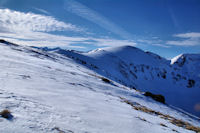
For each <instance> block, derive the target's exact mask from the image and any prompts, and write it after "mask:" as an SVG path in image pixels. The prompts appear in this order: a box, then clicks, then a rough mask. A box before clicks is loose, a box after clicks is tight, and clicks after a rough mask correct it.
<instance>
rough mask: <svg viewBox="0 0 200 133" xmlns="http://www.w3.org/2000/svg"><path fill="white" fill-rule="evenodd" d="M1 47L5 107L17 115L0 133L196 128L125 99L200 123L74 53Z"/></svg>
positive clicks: (1, 123)
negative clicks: (107, 79)
mask: <svg viewBox="0 0 200 133" xmlns="http://www.w3.org/2000/svg"><path fill="white" fill-rule="evenodd" d="M0 51H1V52H0V69H1V70H2V71H0V79H1V80H0V110H3V109H5V108H7V109H9V110H10V111H11V112H12V114H13V116H14V119H13V120H11V121H9V120H6V119H3V118H0V132H3V133H10V132H12V133H19V132H26V133H35V132H37V133H46V132H52V133H58V132H60V131H63V132H66V133H102V132H103V133H122V132H123V133H132V132H134V133H143V132H144V133H145V132H148V133H169V132H174V131H172V130H173V129H174V130H176V131H178V132H181V133H190V132H192V131H189V130H186V129H184V128H181V127H177V126H175V125H173V124H171V123H169V121H167V120H165V119H162V118H160V117H159V116H156V115H151V114H148V113H145V112H142V111H138V110H135V109H133V108H132V107H131V106H130V105H128V104H126V103H124V102H122V100H121V99H120V98H119V97H123V98H126V99H128V100H130V101H132V102H136V103H139V104H141V105H143V106H146V107H148V108H151V109H153V110H155V111H159V112H162V113H164V114H169V115H171V116H173V117H176V118H177V119H182V120H184V121H187V122H190V123H192V124H193V125H195V126H200V124H199V121H198V120H195V119H194V118H191V117H190V116H188V115H185V114H183V113H181V112H179V111H177V110H174V109H172V108H170V107H169V106H166V105H163V104H161V103H158V102H155V101H153V100H152V99H150V98H147V97H144V96H143V95H142V94H141V93H139V92H137V91H135V90H131V89H130V88H128V87H126V86H123V85H121V84H119V83H117V82H115V81H112V84H108V83H105V82H103V81H102V80H101V79H100V78H99V77H101V75H99V74H98V73H96V72H95V71H94V70H92V69H88V67H86V66H83V65H80V64H79V63H77V62H75V61H74V60H73V59H70V58H68V57H64V56H62V55H59V54H56V53H53V52H45V51H41V50H38V49H35V48H30V47H21V46H18V47H17V46H12V45H11V46H10V45H4V44H0ZM33 51H35V52H33ZM47 55H48V56H47ZM142 118H144V119H145V120H146V121H143V120H141V119H142ZM160 123H163V124H165V125H167V127H163V126H161V125H160Z"/></svg>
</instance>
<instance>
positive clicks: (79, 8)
mask: <svg viewBox="0 0 200 133" xmlns="http://www.w3.org/2000/svg"><path fill="white" fill-rule="evenodd" d="M64 6H65V7H64V8H65V9H66V10H67V11H69V12H72V13H74V14H76V15H78V16H80V17H82V18H84V19H86V20H89V21H91V22H93V23H95V24H97V25H99V26H101V27H102V28H104V29H106V30H108V31H110V32H112V33H115V34H117V35H119V36H121V37H123V38H124V39H128V40H132V35H131V34H130V33H128V32H127V31H125V30H124V29H123V28H121V27H120V26H118V25H116V24H115V23H113V22H111V21H110V20H109V19H108V18H106V17H104V16H102V15H101V14H99V13H98V12H96V11H94V10H92V9H90V8H88V7H86V6H85V5H83V4H81V3H79V2H76V1H75V0H65V5H64Z"/></svg>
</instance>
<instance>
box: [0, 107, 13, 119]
mask: <svg viewBox="0 0 200 133" xmlns="http://www.w3.org/2000/svg"><path fill="white" fill-rule="evenodd" d="M0 115H1V117H3V118H6V119H12V118H13V115H12V114H11V112H10V111H9V110H7V109H4V110H3V111H1V112H0Z"/></svg>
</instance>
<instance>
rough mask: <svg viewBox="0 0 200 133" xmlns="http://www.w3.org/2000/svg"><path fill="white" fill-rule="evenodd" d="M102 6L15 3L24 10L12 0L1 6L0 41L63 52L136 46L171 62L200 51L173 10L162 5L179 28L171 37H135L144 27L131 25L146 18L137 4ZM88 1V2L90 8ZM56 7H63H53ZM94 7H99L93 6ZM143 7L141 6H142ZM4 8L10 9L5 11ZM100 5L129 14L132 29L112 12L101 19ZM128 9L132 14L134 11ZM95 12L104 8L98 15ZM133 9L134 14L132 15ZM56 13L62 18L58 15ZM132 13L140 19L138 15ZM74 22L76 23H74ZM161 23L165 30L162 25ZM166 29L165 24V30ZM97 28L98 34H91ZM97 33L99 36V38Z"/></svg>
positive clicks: (193, 33) (75, 0) (72, 0)
mask: <svg viewBox="0 0 200 133" xmlns="http://www.w3.org/2000/svg"><path fill="white" fill-rule="evenodd" d="M30 1H31V0H30ZM35 1H36V3H37V2H39V0H35ZM35 1H34V2H35ZM102 1H104V2H101V4H102V3H103V4H102V5H98V2H99V1H96V2H95V1H92V0H91V1H90V0H85V2H82V1H81V0H61V1H59V2H58V1H56V0H50V1H47V0H43V1H42V2H43V3H45V2H46V4H47V3H48V4H47V5H45V4H43V5H42V6H36V5H37V4H36V5H34V4H35V3H34V2H33V0H32V3H31V2H30V3H31V4H30V5H29V2H27V1H26V0H19V3H20V2H21V4H22V2H24V3H26V4H27V5H26V4H25V5H24V7H23V6H20V5H18V2H15V1H14V0H3V1H0V38H2V39H6V40H8V41H12V42H16V43H19V44H22V45H29V46H41V47H45V46H48V47H63V48H69V49H75V50H83V51H88V50H92V49H95V48H100V47H114V46H122V45H131V46H137V47H138V48H141V49H143V50H145V51H151V52H154V53H157V54H159V55H161V56H164V57H167V58H169V57H171V58H172V57H174V56H176V55H178V54H181V53H190V50H192V51H191V52H194V51H195V52H196V53H200V50H198V48H200V35H199V34H200V30H198V29H197V30H192V29H191V30H183V31H181V30H182V29H184V27H181V23H182V22H181V21H180V17H179V16H178V15H177V10H176V9H175V8H174V7H173V6H170V5H167V6H166V7H169V8H167V9H166V12H167V13H168V15H169V16H166V20H167V18H168V19H169V20H170V21H171V22H170V24H171V26H174V28H177V30H175V32H169V33H170V34H169V33H167V32H166V33H165V32H162V33H163V35H162V34H161V35H156V34H155V35H154V34H151V33H149V34H144V35H143V36H141V35H137V32H136V31H137V30H135V29H137V26H138V27H141V26H142V27H146V25H134V22H135V21H138V22H139V24H140V23H141V24H143V23H144V22H145V21H141V20H142V19H144V17H146V15H144V16H142V14H141V12H138V10H136V9H137V7H136V6H135V5H134V4H137V0H136V1H131V0H125V1H126V2H129V3H128V4H126V2H124V1H123V0H119V1H116V2H114V1H112V0H109V2H110V3H112V4H113V5H112V6H111V7H109V6H108V5H109V2H107V1H106V0H102ZM120 1H121V3H120ZM161 1H162V0H161ZM185 1H187V0H185ZM193 1H195V0H193ZM87 2H88V3H92V6H91V4H88V3H87ZM134 2H135V3H134ZM11 3H13V4H14V5H15V6H14V8H13V7H12V8H10V7H9V4H11ZM57 3H62V4H58V5H59V6H56V4H57ZM95 3H96V4H97V5H95ZM115 3H119V4H120V5H118V7H117V8H115V6H116V5H115ZM133 3H134V4H133ZM141 3H142V4H144V5H145V3H146V2H141ZM141 3H140V4H141ZM147 3H148V2H147ZM6 4H7V5H8V7H7V6H5V5H6ZM51 4H52V5H51ZM105 4H106V6H105ZM156 4H157V3H156V2H155V5H156ZM179 4H180V3H179ZM22 5H23V4H22ZM144 5H143V6H144ZM48 6H49V7H51V8H52V7H53V8H55V11H54V9H53V10H50V8H47V7H48ZM103 6H105V7H107V6H108V7H109V8H111V9H112V10H113V12H115V11H116V9H117V10H119V12H120V13H121V12H122V13H121V15H122V14H123V15H124V16H126V15H128V16H127V17H128V20H129V21H132V22H133V24H131V25H127V24H126V22H127V23H129V22H128V20H126V19H125V20H120V16H112V17H109V15H114V14H113V13H111V14H109V13H108V14H107V13H106V15H105V12H101V11H102V9H105V7H103ZM123 6H127V7H125V8H128V7H129V6H130V8H131V10H130V9H129V10H128V11H129V12H124V11H126V10H125V9H124V7H123ZM132 6H133V7H134V8H136V9H134V8H132ZM149 6H151V5H150V4H149V3H148V4H147V6H146V7H148V8H149ZM184 6H186V5H184ZM16 7H18V8H16ZM96 7H100V9H101V8H102V9H101V10H98V8H96ZM138 8H141V7H138ZM144 8H145V6H144ZM150 8H152V7H150ZM192 9H193V8H192ZM132 10H134V11H135V12H131V11H132ZM143 10H145V11H144V13H143V14H148V13H151V11H149V12H147V11H146V9H143ZM152 10H153V11H152V12H153V15H155V13H157V10H158V9H156V12H155V11H154V8H153V9H152ZM61 11H62V12H61ZM105 11H106V9H105ZM139 11H140V10H139ZM55 12H60V13H62V16H60V15H59V13H55ZM130 13H131V15H130ZM162 13H165V12H160V14H162ZM132 14H134V15H132ZM136 14H137V15H138V14H139V15H138V16H137V15H136ZM150 15H152V14H150ZM165 15H166V14H165ZM105 16H106V17H105ZM177 16H178V17H177ZM183 16H184V14H183ZM113 17H117V19H119V20H117V21H113V19H112V18H113ZM118 17H119V18H118ZM184 17H185V16H184ZM65 18H67V19H65ZM81 18H82V19H81ZM141 18H142V19H141ZM154 19H155V20H157V17H156V18H150V19H147V22H148V21H149V23H147V25H149V26H151V24H152V27H155V25H156V27H155V28H157V27H159V26H160V25H158V26H157V24H158V23H156V22H154V23H155V24H154V23H152V22H151V21H152V20H154ZM71 20H73V21H71ZM115 20H116V19H115ZM158 20H159V18H158ZM76 21H80V22H78V23H77V22H76ZM159 21H161V20H159ZM82 22H83V24H82ZM138 22H137V23H138ZM192 22H193V21H192ZM160 24H161V25H163V23H160ZM166 24H167V23H166ZM166 24H164V26H165V25H166ZM170 24H169V25H170ZM122 26H123V28H122ZM127 27H135V29H134V28H133V29H131V28H130V29H131V30H130V29H129V28H128V29H127ZM93 28H94V30H93ZM146 28H148V27H146ZM96 29H97V30H98V32H96V31H95V30H96ZM100 29H101V30H100ZM150 29H151V28H150ZM178 29H181V30H178ZM145 30H146V29H145ZM155 30H157V29H155ZM161 30H163V29H161ZM140 31H142V29H140ZM158 31H159V30H158ZM180 31H181V32H180ZM100 32H102V33H101V34H99V33H100ZM143 32H145V31H143ZM153 32H154V31H153ZM111 33H112V34H111ZM172 53H173V54H172Z"/></svg>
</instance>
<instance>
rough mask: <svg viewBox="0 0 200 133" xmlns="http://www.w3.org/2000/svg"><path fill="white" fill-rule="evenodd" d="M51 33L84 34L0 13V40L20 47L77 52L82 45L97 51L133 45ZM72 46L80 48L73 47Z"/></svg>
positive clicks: (39, 18) (33, 17)
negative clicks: (102, 48) (65, 49)
mask: <svg viewBox="0 0 200 133" xmlns="http://www.w3.org/2000/svg"><path fill="white" fill-rule="evenodd" d="M51 31H73V32H80V31H81V32H84V33H85V32H86V31H84V30H83V29H82V28H79V27H77V26H75V25H73V24H71V23H66V22H62V21H58V20H57V19H55V18H54V17H51V16H46V15H40V14H35V13H24V12H19V11H13V10H10V9H0V38H3V39H6V40H8V41H11V42H14V43H18V44H21V45H28V46H38V47H45V46H47V47H65V48H79V49H80V48H82V49H84V48H86V47H85V46H84V44H87V46H88V45H93V46H96V47H112V46H121V45H132V46H134V45H136V44H135V43H134V42H133V41H131V40H118V39H113V38H109V37H104V38H95V37H89V36H87V37H85V36H66V35H59V34H52V33H50V32H51ZM74 44H83V45H81V46H80V45H79V46H76V45H74Z"/></svg>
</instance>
